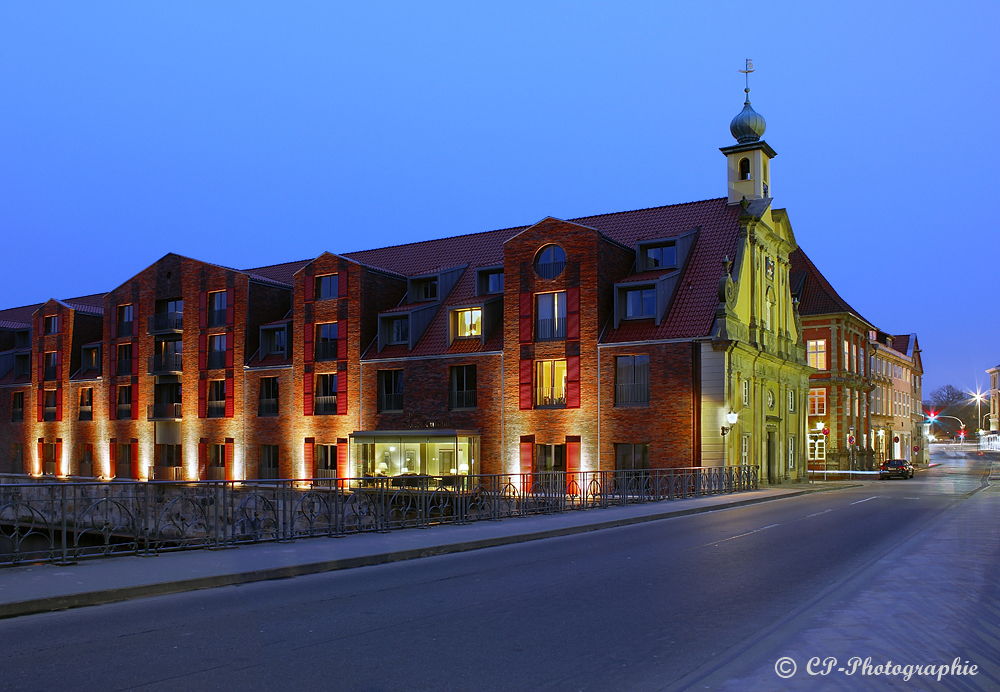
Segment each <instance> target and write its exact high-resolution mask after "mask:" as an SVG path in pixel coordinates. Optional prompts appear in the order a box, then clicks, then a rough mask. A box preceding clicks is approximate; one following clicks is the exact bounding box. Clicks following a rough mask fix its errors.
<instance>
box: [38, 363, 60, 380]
mask: <svg viewBox="0 0 1000 692" xmlns="http://www.w3.org/2000/svg"><path fill="white" fill-rule="evenodd" d="M56 370H57V366H55V365H46V366H45V368H44V372H43V373H42V377H44V378H45V379H46V380H54V379H56Z"/></svg>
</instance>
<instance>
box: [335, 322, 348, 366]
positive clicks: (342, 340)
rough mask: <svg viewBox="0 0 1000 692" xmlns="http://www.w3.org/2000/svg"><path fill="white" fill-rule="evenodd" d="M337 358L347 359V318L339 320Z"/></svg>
mask: <svg viewBox="0 0 1000 692" xmlns="http://www.w3.org/2000/svg"><path fill="white" fill-rule="evenodd" d="M337 358H338V359H339V360H347V320H340V321H339V322H337Z"/></svg>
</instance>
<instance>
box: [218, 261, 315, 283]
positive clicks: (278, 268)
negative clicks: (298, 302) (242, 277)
mask: <svg viewBox="0 0 1000 692" xmlns="http://www.w3.org/2000/svg"><path fill="white" fill-rule="evenodd" d="M313 259H315V258H312V259H306V260H298V261H295V262H284V263H282V264H270V265H268V266H266V267H254V268H253V269H237V270H236V271H238V272H242V273H244V274H247V275H249V276H251V277H253V278H263V279H267V280H270V281H277V282H279V283H283V284H287V285H289V286H291V285H292V284H293V281H294V278H293V277H294V276H295V272H297V271H298V270H300V269H302V267H304V266H306V265H307V264H309V263H310V262H312V261H313Z"/></svg>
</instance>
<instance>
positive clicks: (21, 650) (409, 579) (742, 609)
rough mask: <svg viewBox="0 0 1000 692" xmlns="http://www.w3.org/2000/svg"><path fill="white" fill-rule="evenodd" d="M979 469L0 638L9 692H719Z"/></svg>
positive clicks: (63, 617)
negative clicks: (769, 642) (707, 691)
mask: <svg viewBox="0 0 1000 692" xmlns="http://www.w3.org/2000/svg"><path fill="white" fill-rule="evenodd" d="M984 468H985V465H984V463H983V462H982V460H981V459H976V458H973V459H972V460H971V461H968V462H967V461H965V460H963V459H953V460H949V461H948V463H946V464H944V465H942V466H939V467H936V468H934V469H931V470H929V471H923V472H920V473H919V474H918V475H917V477H916V478H915V479H912V480H906V481H903V480H893V481H882V482H873V483H870V484H866V485H864V486H862V487H858V488H851V489H847V490H839V491H836V492H828V493H817V494H812V495H806V496H801V497H795V498H789V499H783V500H779V501H775V502H768V503H763V504H759V505H752V506H748V507H743V508H736V509H730V510H725V511H718V512H711V513H706V514H698V515H692V516H686V517H678V518H673V519H667V520H662V521H655V522H650V523H646V524H639V525H635V526H629V527H622V528H616V529H609V530H603V531H596V532H592V533H585V534H579V535H575V536H568V537H563V538H555V539H548V540H542V541H533V542H529V543H523V544H517V545H512V546H505V547H500V548H491V549H487V550H479V551H473V552H468V553H459V554H453V555H445V556H440V557H434V558H425V559H420V560H413V561H408V562H401V563H394V564H388V565H381V566H377V567H367V568H360V569H355V570H346V571H342V572H333V573H327V574H321V575H315V576H308V577H299V578H296V579H290V580H285V581H277V582H264V583H256V584H250V585H245V586H239V587H227V588H220V589H213V590H207V591H198V592H192V593H185V594H178V595H172V596H163V597H157V598H149V599H142V600H136V601H129V602H124V603H117V604H111V605H106V606H98V607H90V608H84V609H78V610H71V611H65V612H58V613H48V614H43V615H36V616H30V617H23V618H17V619H13V620H6V621H0V642H2V646H0V689H2V690H55V689H64V690H102V691H103V690H126V689H142V690H157V691H159V690H164V691H166V690H171V691H173V690H176V689H189V690H202V689H204V690H285V689H295V690H313V689H316V690H319V689H324V690H352V691H353V690H357V691H361V692H369V691H370V692H374V691H381V690H393V691H395V690H436V691H439V690H484V691H485V690H504V691H506V690H630V691H632V690H663V689H687V688H690V689H704V688H706V687H708V688H716V689H717V688H718V687H720V686H723V685H724V683H725V681H726V680H727V679H731V678H732V675H731V674H730V672H731V671H736V670H737V669H738V668H739V667H740V666H744V667H745V666H746V664H747V663H748V660H749V659H748V656H752V655H758V656H765V655H766V656H771V655H773V652H770V651H768V652H765V653H761V652H759V651H756V650H755V649H754V646H757V647H758V649H759V647H760V642H762V641H765V640H766V639H767V638H768V637H771V638H773V637H775V636H776V635H780V634H782V633H785V634H787V633H788V632H792V631H793V630H795V628H796V627H798V628H799V629H801V628H802V627H804V625H802V622H805V620H803V618H806V619H808V616H810V615H811V614H812V613H814V612H820V611H822V610H823V609H824V608H828V607H829V604H830V602H831V599H834V598H835V597H836V598H842V597H843V596H844V594H843V591H844V589H845V588H847V587H846V586H845V585H848V586H849V585H851V584H856V583H859V582H860V583H865V582H866V580H867V581H870V580H871V579H874V578H875V576H874V575H876V573H877V571H878V570H879V569H882V568H883V564H882V562H880V561H879V559H880V558H883V557H885V556H886V555H889V554H891V553H892V551H893V550H895V549H898V548H899V546H901V545H903V544H904V542H906V541H908V539H911V538H913V537H915V536H919V535H920V532H921V531H923V530H925V529H926V528H927V527H928V526H929V525H931V523H932V522H934V521H935V520H938V519H940V517H941V516H942V513H943V512H945V510H949V509H950V508H954V507H955V506H956V504H957V503H961V502H963V501H965V500H963V498H964V497H965V496H966V494H968V493H970V492H972V491H974V490H975V489H977V488H978V487H979V486H980V480H981V477H982V475H983V470H984ZM910 542H911V543H912V541H910ZM854 588H861V587H860V586H857V587H854ZM796 623H798V624H796ZM782 628H784V629H782ZM795 631H798V630H795ZM854 636H857V635H854ZM755 651H756V653H754V652H755ZM748 652H750V653H749V654H748ZM749 663H755V661H753V660H749ZM773 663H774V659H773V658H771V659H769V660H768V661H767V662H766V665H767V666H773ZM762 665H763V664H762ZM751 668H752V666H751ZM748 670H750V669H748ZM858 682H859V685H858V686H855V687H854V688H853V689H871V688H872V687H871V686H870V685H868V686H862V685H860V682H861V681H858ZM768 683H769V684H770V685H773V686H772V687H765V688H763V689H797V688H794V687H790V686H786V685H785V684H784V683H785V681H780V680H777V679H773V680H769V681H768ZM779 683H781V684H779ZM899 684H900V687H899V688H898V689H906V688H907V686H906V685H904V684H903V683H899ZM733 689H741V687H740V686H738V687H735V688H733ZM894 689H895V688H894ZM956 689H957V688H956ZM963 689H964V688H963ZM982 689H991V688H990V687H985V688H982Z"/></svg>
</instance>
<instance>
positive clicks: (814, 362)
mask: <svg viewBox="0 0 1000 692" xmlns="http://www.w3.org/2000/svg"><path fill="white" fill-rule="evenodd" d="M806 357H807V359H808V360H807V362H808V363H809V367H811V368H816V369H817V370H826V339H816V340H813V341H808V342H806Z"/></svg>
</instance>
